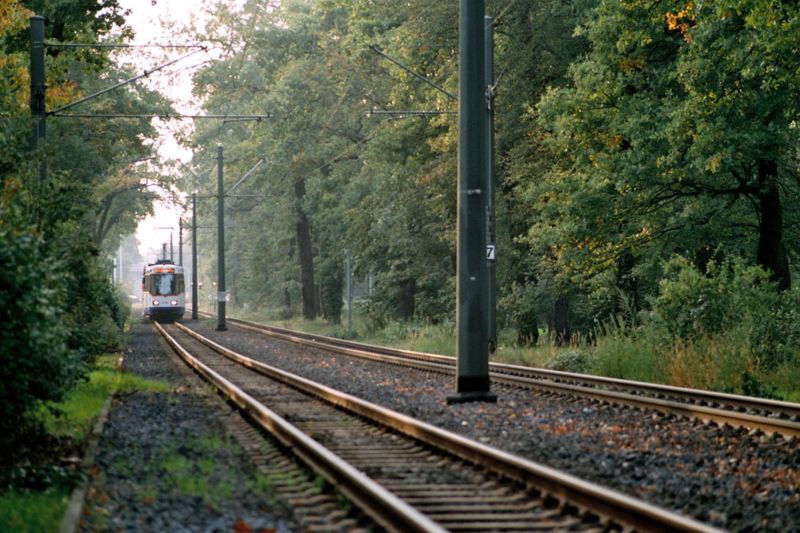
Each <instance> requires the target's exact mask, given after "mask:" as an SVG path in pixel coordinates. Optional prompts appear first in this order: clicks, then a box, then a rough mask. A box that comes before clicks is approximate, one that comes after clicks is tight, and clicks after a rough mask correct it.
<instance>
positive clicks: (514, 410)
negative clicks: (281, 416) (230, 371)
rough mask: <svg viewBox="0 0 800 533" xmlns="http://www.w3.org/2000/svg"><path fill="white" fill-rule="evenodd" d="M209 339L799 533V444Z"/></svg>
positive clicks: (522, 450)
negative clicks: (482, 391)
mask: <svg viewBox="0 0 800 533" xmlns="http://www.w3.org/2000/svg"><path fill="white" fill-rule="evenodd" d="M186 324H187V325H189V326H191V327H194V328H196V329H198V330H199V331H201V332H202V333H203V334H206V335H208V336H209V337H211V338H213V339H215V340H217V341H218V342H221V343H222V344H225V345H226V346H229V347H231V348H233V349H235V350H237V351H239V352H241V353H243V354H245V355H249V356H252V357H255V358H257V359H259V360H261V361H264V362H265V363H268V364H274V365H275V366H279V367H280V368H284V369H287V370H289V371H292V372H295V373H297V374H300V375H302V376H305V377H308V378H310V379H313V380H316V381H319V382H321V383H324V384H327V385H329V386H331V387H334V388H337V389H340V390H343V391H345V392H348V393H350V394H353V395H356V396H359V397H362V398H365V399H367V400H369V401H372V402H375V403H378V404H380V405H383V406H386V407H389V408H391V409H395V410H397V411H400V412H402V413H405V414H408V415H411V416H414V417H416V418H419V419H421V420H425V421H427V422H429V423H432V424H435V425H437V426H440V427H443V428H446V429H449V430H451V431H454V432H456V433H460V434H462V435H465V436H467V437H470V438H473V439H476V440H478V441H480V442H483V443H486V444H489V445H492V446H496V447H498V448H502V449H504V450H507V451H509V452H512V453H515V454H518V455H522V456H524V457H527V458H529V459H531V460H534V461H537V462H540V463H543V464H546V465H549V466H552V467H555V468H558V469H561V470H565V471H567V472H569V473H571V474H573V475H576V476H579V477H582V478H585V479H588V480H590V481H593V482H595V483H599V484H601V485H604V486H608V487H611V488H614V489H616V490H619V491H621V492H624V493H626V494H630V495H633V496H636V497H639V498H642V499H644V500H647V501H649V502H651V503H654V504H656V505H660V506H663V507H666V508H669V509H673V510H678V511H680V512H683V513H685V514H687V515H690V516H692V517H694V518H696V519H698V520H701V521H704V522H707V523H710V524H712V525H714V526H717V527H721V528H725V529H730V530H735V531H780V532H784V531H800V443H798V441H797V440H792V441H787V440H784V439H781V438H775V439H769V438H765V437H763V436H758V435H751V434H748V432H746V431H743V430H738V429H731V428H718V427H715V426H711V425H704V424H702V423H699V422H692V421H689V420H686V419H681V418H675V417H671V416H665V415H661V414H658V413H652V412H646V413H643V412H641V411H637V410H634V409H626V408H618V407H615V406H611V405H604V404H600V403H598V402H592V401H588V400H581V399H571V398H564V397H555V396H547V395H542V394H536V393H533V392H530V391H523V390H510V389H503V390H498V391H496V392H497V393H498V396H499V401H498V403H497V404H486V403H473V404H456V405H451V406H448V405H447V404H446V401H445V399H446V396H447V395H449V394H452V393H453V382H452V378H450V377H447V376H442V375H438V374H433V373H429V372H423V371H416V370H411V369H407V368H400V367H394V366H390V365H381V364H378V363H372V362H368V361H362V360H358V359H354V358H348V357H345V356H337V355H333V354H327V353H324V352H319V351H314V350H309V349H307V348H302V347H298V346H295V345H291V344H288V343H285V342H281V341H276V340H271V339H269V338H268V337H264V336H261V335H257V334H255V333H248V332H244V331H241V330H238V329H236V328H233V327H231V329H230V330H229V331H227V332H216V331H214V330H213V324H212V323H211V322H209V321H206V322H199V323H192V322H188V321H187V322H186Z"/></svg>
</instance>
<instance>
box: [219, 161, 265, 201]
mask: <svg viewBox="0 0 800 533" xmlns="http://www.w3.org/2000/svg"><path fill="white" fill-rule="evenodd" d="M263 162H264V160H263V159H259V160H258V163H256V164H255V166H253V168H251V169H250V170H248V171H247V173H246V174H245V175H244V176H242V177H241V178H239V180H238V181H237V182H236V183H234V184H233V186H232V187H231V188H230V189H228V192H226V193H225V196H230V195H231V193H232V192H233V191H234V190H235V189H236V187H238V186H239V185H241V184H242V182H243V181H244V180H246V179H247V178H249V177H250V175H251V174H252V173H253V172H255V171H256V169H257V168H258V167H260V166H261V163H263Z"/></svg>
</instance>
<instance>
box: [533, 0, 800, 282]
mask: <svg viewBox="0 0 800 533" xmlns="http://www.w3.org/2000/svg"><path fill="white" fill-rule="evenodd" d="M799 14H800V11H799V10H798V8H796V7H793V6H788V5H784V4H781V5H780V6H778V5H776V4H775V3H774V2H770V1H766V0H764V1H738V2H732V3H731V2H729V3H726V4H724V5H722V4H714V3H705V2H704V3H697V4H695V3H692V2H666V3H655V4H654V3H652V2H645V1H638V0H637V1H629V2H624V3H619V2H608V1H604V2H601V3H600V5H599V6H598V8H597V10H596V11H595V12H594V14H593V17H592V19H591V20H590V21H589V22H587V24H586V25H585V28H584V30H585V34H586V35H587V37H588V38H589V40H590V41H591V43H592V51H591V53H590V54H589V56H588V57H587V58H586V59H585V60H584V61H582V62H580V63H578V64H576V65H575V66H574V67H573V68H572V70H571V77H572V82H573V86H572V87H569V88H562V89H554V90H552V91H551V92H550V93H549V94H548V95H546V96H545V98H543V100H542V102H541V103H540V106H539V110H540V113H541V116H540V124H541V125H542V127H544V128H546V129H547V130H548V131H549V134H550V137H549V142H550V146H551V148H552V153H553V154H554V155H557V156H558V157H559V160H558V163H557V164H556V165H555V166H554V168H553V170H552V171H551V172H550V174H549V176H548V179H547V181H546V182H545V183H543V184H541V185H540V186H538V187H534V188H533V191H535V192H534V194H535V195H536V196H537V197H538V198H540V201H539V206H540V208H541V210H542V212H543V213H545V214H546V216H545V219H544V220H543V221H541V222H539V223H538V224H535V225H534V226H533V227H532V228H531V239H532V240H534V241H536V242H537V243H538V244H540V245H547V246H549V247H550V249H551V250H552V253H554V254H555V256H557V257H558V258H559V260H560V262H561V264H562V265H573V266H582V267H585V268H586V269H587V270H590V271H593V272H597V271H598V270H602V269H607V268H609V267H611V266H612V265H614V264H615V263H616V262H617V259H618V258H619V257H621V256H622V255H624V254H626V253H630V254H632V255H633V256H634V257H636V258H639V260H646V258H647V257H657V256H660V255H662V254H663V253H664V252H668V251H679V252H684V253H686V252H688V253H689V254H696V253H698V252H699V251H701V250H704V249H715V248H718V247H720V246H721V247H723V248H724V249H725V250H726V251H727V252H728V253H734V254H737V253H744V254H748V255H750V256H751V257H754V259H755V261H756V262H757V263H758V264H759V265H760V266H762V267H764V268H766V269H767V270H769V271H770V272H771V275H772V278H773V279H774V280H775V281H776V282H777V283H778V284H779V286H780V287H782V288H788V287H789V285H790V278H791V276H790V271H789V264H788V255H787V253H786V252H787V250H790V249H791V250H792V251H793V249H794V247H795V245H794V241H787V239H785V238H784V229H785V223H786V220H787V219H788V220H793V219H794V218H796V214H795V213H791V215H790V216H788V217H787V214H786V213H785V212H784V210H785V202H784V200H783V198H785V197H787V196H796V195H797V194H798V184H797V181H796V179H795V176H796V171H797V164H796V149H795V147H796V144H797V140H798V132H797V128H796V127H795V125H794V124H795V122H796V120H797V116H798V101H799V100H798V89H800V80H798V79H797V77H796V75H795V74H794V73H796V72H797V69H798V67H799V66H800V63H798V62H800V56H798V54H797V53H796V49H795V48H796V43H795V42H794V37H793V36H794V35H796V32H797V30H798V24H800V17H799V16H798V15H799ZM791 231H793V232H794V231H796V229H795V228H791ZM546 243H549V244H546ZM598 267H599V268H598Z"/></svg>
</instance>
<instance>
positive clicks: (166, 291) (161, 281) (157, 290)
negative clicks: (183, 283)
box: [152, 274, 178, 296]
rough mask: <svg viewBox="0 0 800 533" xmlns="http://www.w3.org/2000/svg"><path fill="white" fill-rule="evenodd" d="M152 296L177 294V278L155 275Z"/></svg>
mask: <svg viewBox="0 0 800 533" xmlns="http://www.w3.org/2000/svg"><path fill="white" fill-rule="evenodd" d="M152 294H153V296H169V295H171V294H178V276H176V275H175V274H156V275H154V276H153V287H152Z"/></svg>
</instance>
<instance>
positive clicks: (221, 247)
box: [217, 144, 228, 331]
mask: <svg viewBox="0 0 800 533" xmlns="http://www.w3.org/2000/svg"><path fill="white" fill-rule="evenodd" d="M222 177H223V174H222V145H221V144H218V145H217V331H226V330H227V329H228V327H227V326H226V325H225V297H226V296H227V294H226V293H225V190H224V189H223V179H222Z"/></svg>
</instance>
